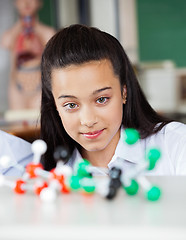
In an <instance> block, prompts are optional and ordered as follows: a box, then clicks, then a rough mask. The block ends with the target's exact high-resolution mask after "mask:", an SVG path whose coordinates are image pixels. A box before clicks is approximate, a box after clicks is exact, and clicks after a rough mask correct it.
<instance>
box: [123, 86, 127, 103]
mask: <svg viewBox="0 0 186 240" xmlns="http://www.w3.org/2000/svg"><path fill="white" fill-rule="evenodd" d="M122 98H123V104H126V102H127V86H126V85H124V86H123V91H122Z"/></svg>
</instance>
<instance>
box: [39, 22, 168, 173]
mask: <svg viewBox="0 0 186 240" xmlns="http://www.w3.org/2000/svg"><path fill="white" fill-rule="evenodd" d="M102 59H108V60H110V62H111V63H112V66H113V69H114V73H115V74H116V76H118V77H119V80H120V85H121V91H123V87H124V86H125V85H126V87H127V102H126V104H123V119H122V125H123V127H124V128H135V129H137V130H138V131H139V133H140V136H141V138H146V137H148V136H150V135H152V134H155V133H157V132H158V131H159V130H161V129H162V127H163V126H164V125H165V124H167V123H168V122H170V121H169V120H167V119H165V118H163V117H162V116H160V115H158V114H157V113H156V112H155V111H154V110H153V109H152V107H151V106H150V105H149V103H148V101H147V100H146V98H145V96H144V94H143V92H142V90H141V88H140V85H139V83H138V81H137V78H136V75H135V73H134V69H133V67H132V64H131V63H130V61H129V59H128V57H127V55H126V53H125V51H124V49H123V47H122V46H121V44H120V43H119V41H118V40H117V39H116V38H115V37H113V36H112V35H110V34H108V33H106V32H103V31H101V30H99V29H97V28H93V27H87V26H84V25H80V24H75V25H71V26H69V27H67V28H64V29H62V30H60V31H59V32H57V33H56V34H55V35H54V36H53V37H52V38H51V39H50V40H49V42H48V43H47V45H46V47H45V50H44V52H43V55H42V61H41V73H42V102H41V138H42V139H43V140H44V141H45V142H46V143H47V146H48V149H47V152H46V154H45V155H44V156H43V159H42V164H43V165H44V168H45V169H46V170H50V169H52V168H53V167H55V165H56V163H55V161H54V159H53V153H54V150H55V148H56V147H57V146H59V145H66V146H67V147H68V148H70V151H71V152H72V151H73V150H74V148H75V147H76V146H77V143H76V142H75V141H74V140H73V139H71V138H70V137H69V136H68V134H67V133H66V131H65V129H64V127H63V124H62V122H61V119H60V117H59V114H58V111H57V110H56V105H55V102H54V98H53V95H52V89H51V73H52V70H53V69H60V68H64V67H66V66H69V65H71V64H76V65H78V64H82V63H85V62H89V61H94V60H95V61H97V60H102ZM158 123H159V124H158Z"/></svg>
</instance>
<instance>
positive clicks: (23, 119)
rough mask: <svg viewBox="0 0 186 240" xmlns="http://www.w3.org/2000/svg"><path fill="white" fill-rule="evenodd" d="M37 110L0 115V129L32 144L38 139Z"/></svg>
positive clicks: (38, 122) (11, 111) (38, 121)
mask: <svg viewBox="0 0 186 240" xmlns="http://www.w3.org/2000/svg"><path fill="white" fill-rule="evenodd" d="M39 116H40V113H39V111H38V110H9V111H6V112H5V113H4V114H1V115H0V129H1V130H3V131H5V132H7V133H10V134H12V135H15V136H17V137H20V138H23V139H25V140H26V141H28V142H33V141H34V140H36V139H38V138H39V137H40V120H39Z"/></svg>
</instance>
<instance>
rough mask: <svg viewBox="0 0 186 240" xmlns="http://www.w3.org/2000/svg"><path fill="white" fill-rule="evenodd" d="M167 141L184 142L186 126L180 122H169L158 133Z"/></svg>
mask: <svg viewBox="0 0 186 240" xmlns="http://www.w3.org/2000/svg"><path fill="white" fill-rule="evenodd" d="M158 135H159V136H163V137H164V138H167V139H169V140H171V139H172V140H173V139H174V140H178V141H182V140H183V141H186V124H184V123H180V122H171V123H168V124H166V125H165V126H164V127H163V128H162V129H161V131H160V132H159V133H158Z"/></svg>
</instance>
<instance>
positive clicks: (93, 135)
mask: <svg viewBox="0 0 186 240" xmlns="http://www.w3.org/2000/svg"><path fill="white" fill-rule="evenodd" d="M103 130H104V129H101V130H98V131H94V132H88V133H82V134H83V136H84V137H86V138H89V139H95V138H97V137H99V136H100V135H101V134H102V132H103Z"/></svg>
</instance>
